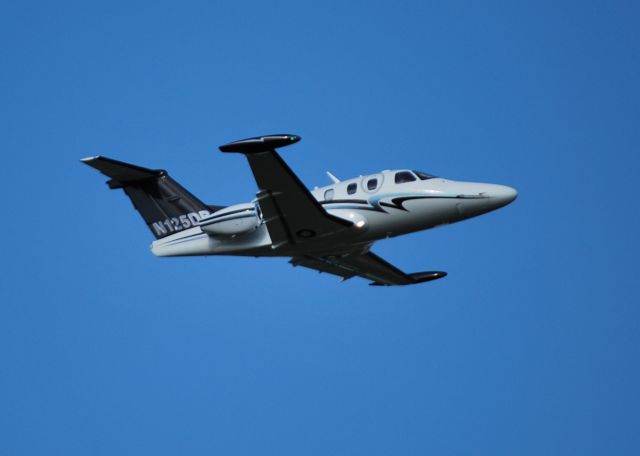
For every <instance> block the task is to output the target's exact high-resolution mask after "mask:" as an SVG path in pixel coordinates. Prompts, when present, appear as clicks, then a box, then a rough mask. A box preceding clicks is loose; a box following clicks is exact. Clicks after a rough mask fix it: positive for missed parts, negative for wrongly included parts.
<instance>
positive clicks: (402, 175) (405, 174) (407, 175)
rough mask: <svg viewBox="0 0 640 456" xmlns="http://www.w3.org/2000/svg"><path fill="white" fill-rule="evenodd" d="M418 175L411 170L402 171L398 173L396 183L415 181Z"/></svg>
mask: <svg viewBox="0 0 640 456" xmlns="http://www.w3.org/2000/svg"><path fill="white" fill-rule="evenodd" d="M415 180H416V176H414V175H413V173H411V172H409V171H400V172H397V173H396V184H404V183H405V182H413V181H415Z"/></svg>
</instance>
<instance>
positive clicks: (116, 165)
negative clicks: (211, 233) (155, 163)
mask: <svg viewBox="0 0 640 456" xmlns="http://www.w3.org/2000/svg"><path fill="white" fill-rule="evenodd" d="M82 162H83V163H85V164H87V165H89V166H91V167H93V168H95V169H97V170H98V171H100V172H101V173H102V174H104V175H106V176H108V177H110V180H109V181H107V184H108V185H109V188H111V189H117V188H121V189H122V190H124V192H125V193H126V194H127V196H128V197H129V198H130V199H131V202H132V203H133V207H135V209H136V210H137V211H138V212H139V213H140V215H141V216H142V218H143V219H144V221H145V222H146V224H147V226H148V227H149V229H150V230H151V232H152V233H153V235H154V236H155V237H156V238H157V239H160V238H163V237H166V236H170V235H172V234H174V233H177V232H179V231H182V230H185V229H187V228H191V227H194V226H197V225H198V224H199V223H200V220H201V219H203V218H205V217H207V216H208V215H209V214H211V213H213V212H215V211H217V210H219V209H221V208H222V206H208V205H206V204H204V203H203V202H202V201H200V200H199V199H198V198H196V197H195V196H194V195H193V194H191V193H190V192H189V191H188V190H187V189H185V188H184V187H183V186H182V185H180V184H179V183H178V182H176V181H175V180H173V179H172V178H171V177H170V176H169V175H168V174H167V172H166V171H164V170H161V169H147V168H143V167H141V166H137V165H132V164H129V163H124V162H121V161H117V160H113V159H111V158H107V157H100V156H97V157H87V158H83V159H82Z"/></svg>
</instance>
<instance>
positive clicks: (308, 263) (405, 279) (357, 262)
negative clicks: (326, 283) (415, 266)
mask: <svg viewBox="0 0 640 456" xmlns="http://www.w3.org/2000/svg"><path fill="white" fill-rule="evenodd" d="M290 263H291V264H292V265H294V266H303V267H306V268H310V269H315V270H317V271H320V272H326V273H328V274H333V275H337V276H340V277H342V278H343V279H344V280H347V279H350V278H351V277H355V276H359V277H362V278H364V279H369V280H371V281H372V282H371V283H370V284H369V285H384V286H389V285H413V284H416V283H422V282H428V281H431V280H436V279H440V278H442V277H444V276H446V275H447V273H446V272H442V271H427V272H415V273H411V274H407V273H405V272H402V271H401V270H400V269H398V268H396V267H395V266H393V265H392V264H390V263H388V262H386V261H385V260H383V259H382V258H380V257H379V256H377V255H376V254H374V253H371V252H367V253H364V254H348V255H342V256H306V255H305V256H300V257H294V258H292V259H291V261H290Z"/></svg>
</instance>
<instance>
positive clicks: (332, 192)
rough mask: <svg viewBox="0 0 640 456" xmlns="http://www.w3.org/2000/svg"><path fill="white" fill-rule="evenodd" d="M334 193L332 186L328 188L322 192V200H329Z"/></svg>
mask: <svg viewBox="0 0 640 456" xmlns="http://www.w3.org/2000/svg"><path fill="white" fill-rule="evenodd" d="M334 193H335V191H334V190H333V189H332V188H330V189H329V190H327V191H326V192H324V200H325V201H331V200H332V199H333V194H334Z"/></svg>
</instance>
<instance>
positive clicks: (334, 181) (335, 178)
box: [327, 171, 340, 184]
mask: <svg viewBox="0 0 640 456" xmlns="http://www.w3.org/2000/svg"><path fill="white" fill-rule="evenodd" d="M327 176H329V179H331V180H332V181H333V183H334V184H337V183H338V182H340V179H338V178H337V177H336V176H334V175H333V174H331V173H330V172H329V171H327Z"/></svg>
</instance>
